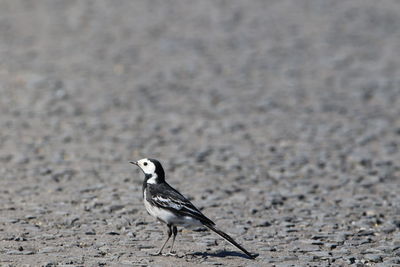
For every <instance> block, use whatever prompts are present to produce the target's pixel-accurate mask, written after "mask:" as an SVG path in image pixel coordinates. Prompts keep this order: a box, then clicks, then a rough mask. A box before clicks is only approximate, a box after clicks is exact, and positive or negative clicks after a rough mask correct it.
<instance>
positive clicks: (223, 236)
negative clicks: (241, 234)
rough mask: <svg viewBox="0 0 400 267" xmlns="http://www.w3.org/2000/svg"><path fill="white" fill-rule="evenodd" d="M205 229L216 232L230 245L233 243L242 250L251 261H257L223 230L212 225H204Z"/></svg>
mask: <svg viewBox="0 0 400 267" xmlns="http://www.w3.org/2000/svg"><path fill="white" fill-rule="evenodd" d="M204 226H205V227H207V228H208V229H210V230H212V231H214V232H215V233H217V234H218V235H219V236H221V237H222V238H224V239H225V240H226V241H228V242H229V243H231V244H232V245H234V246H235V247H237V248H238V249H240V250H241V251H243V252H244V253H245V254H246V255H247V256H248V257H249V258H251V259H253V260H254V259H255V257H254V256H253V255H251V253H250V252H248V251H247V250H246V249H245V248H243V247H242V246H241V245H239V244H238V243H236V241H235V240H233V238H232V237H230V236H229V235H228V234H227V233H224V232H222V231H221V230H219V229H218V228H216V227H215V225H210V224H204Z"/></svg>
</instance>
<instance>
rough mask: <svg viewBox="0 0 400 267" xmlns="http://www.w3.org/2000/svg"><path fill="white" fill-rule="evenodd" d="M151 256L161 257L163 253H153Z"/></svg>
mask: <svg viewBox="0 0 400 267" xmlns="http://www.w3.org/2000/svg"><path fill="white" fill-rule="evenodd" d="M150 255H151V256H161V255H162V253H161V251H158V252H157V253H151V254H150Z"/></svg>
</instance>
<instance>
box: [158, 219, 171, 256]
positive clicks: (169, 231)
mask: <svg viewBox="0 0 400 267" xmlns="http://www.w3.org/2000/svg"><path fill="white" fill-rule="evenodd" d="M167 226H168V230H167V234H168V236H167V240H165V242H164V244H163V245H162V247H161V248H160V250H159V251H158V252H157V254H156V255H161V252H162V250H163V249H164V247H165V245H166V244H167V242H168V240H169V239H170V237H171V235H172V227H171V225H170V224H168V225H167Z"/></svg>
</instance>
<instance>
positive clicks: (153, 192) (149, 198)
mask: <svg viewBox="0 0 400 267" xmlns="http://www.w3.org/2000/svg"><path fill="white" fill-rule="evenodd" d="M130 163H132V164H134V165H137V166H138V167H139V168H140V169H141V170H142V171H143V173H144V175H145V179H144V181H143V201H144V206H145V207H146V210H147V212H148V213H149V214H150V215H152V216H153V217H155V218H157V220H159V221H160V222H162V223H165V224H166V225H167V227H168V232H167V233H168V236H167V239H166V240H165V242H164V243H163V245H162V246H161V248H160V250H159V251H158V252H157V255H160V254H161V253H162V251H163V249H164V247H165V245H166V244H167V242H168V240H169V239H170V238H171V236H172V244H171V248H170V252H169V254H170V255H173V246H174V242H175V237H176V235H177V233H178V230H177V226H183V227H196V226H205V227H207V228H208V229H210V230H212V231H214V232H215V233H217V234H218V235H220V236H221V237H223V238H225V239H226V240H227V241H228V242H229V243H231V244H232V245H234V246H236V247H237V248H238V249H240V250H241V251H243V252H244V253H245V254H246V255H247V256H248V257H249V258H251V259H254V258H255V257H254V256H253V255H252V254H251V253H250V252H248V251H247V250H246V249H244V248H243V247H242V246H241V245H239V244H238V243H236V241H235V240H233V238H232V237H230V236H229V235H228V234H226V233H224V232H223V231H221V230H219V229H218V228H217V227H216V226H215V223H214V222H213V221H211V220H210V219H209V218H207V217H206V216H204V214H203V213H201V211H200V210H198V209H197V208H196V207H195V206H194V205H193V204H192V203H191V202H190V201H189V200H188V199H186V198H185V197H184V196H183V195H182V194H181V193H179V192H178V191H177V190H176V189H174V188H173V187H172V186H170V185H169V184H168V183H167V182H166V181H165V173H164V169H163V167H162V166H161V164H160V162H159V161H158V160H155V159H149V158H144V159H141V160H138V161H137V162H130Z"/></svg>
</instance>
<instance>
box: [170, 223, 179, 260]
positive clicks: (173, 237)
mask: <svg viewBox="0 0 400 267" xmlns="http://www.w3.org/2000/svg"><path fill="white" fill-rule="evenodd" d="M172 233H173V236H172V244H171V248H170V249H169V254H170V255H175V251H173V248H174V243H175V237H176V235H177V234H178V229H177V228H176V226H172Z"/></svg>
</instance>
